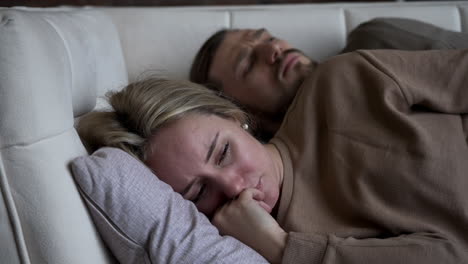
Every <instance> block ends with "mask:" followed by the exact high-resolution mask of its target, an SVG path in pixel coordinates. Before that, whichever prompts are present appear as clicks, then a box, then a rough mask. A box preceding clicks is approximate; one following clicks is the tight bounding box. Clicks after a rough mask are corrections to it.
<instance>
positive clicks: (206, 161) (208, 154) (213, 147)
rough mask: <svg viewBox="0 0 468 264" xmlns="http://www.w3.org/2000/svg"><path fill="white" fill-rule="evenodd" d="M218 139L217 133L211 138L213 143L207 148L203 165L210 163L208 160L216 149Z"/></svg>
mask: <svg viewBox="0 0 468 264" xmlns="http://www.w3.org/2000/svg"><path fill="white" fill-rule="evenodd" d="M218 137H219V131H218V132H217V133H216V135H215V137H214V138H213V141H211V145H210V147H209V148H208V153H207V154H206V159H205V163H208V161H210V158H211V156H212V154H213V151H214V149H215V147H216V142H217V141H218Z"/></svg>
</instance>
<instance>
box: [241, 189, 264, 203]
mask: <svg viewBox="0 0 468 264" xmlns="http://www.w3.org/2000/svg"><path fill="white" fill-rule="evenodd" d="M264 197H265V195H264V194H263V192H261V191H259V190H258V189H255V188H248V189H245V190H244V191H242V192H241V193H240V195H239V198H241V199H250V200H257V201H261V200H263V198H264Z"/></svg>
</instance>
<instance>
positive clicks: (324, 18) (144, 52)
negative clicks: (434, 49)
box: [103, 2, 468, 81]
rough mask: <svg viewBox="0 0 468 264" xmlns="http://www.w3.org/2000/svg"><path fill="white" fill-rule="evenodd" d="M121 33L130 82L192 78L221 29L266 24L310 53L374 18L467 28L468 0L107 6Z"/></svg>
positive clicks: (319, 54) (333, 50) (339, 44)
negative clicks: (155, 75)
mask: <svg viewBox="0 0 468 264" xmlns="http://www.w3.org/2000/svg"><path fill="white" fill-rule="evenodd" d="M103 11H104V12H105V13H107V14H108V15H110V17H111V18H112V20H113V21H114V23H115V25H116V26H117V29H118V31H119V34H120V38H121V44H122V49H123V53H124V57H125V61H126V66H127V70H128V77H129V80H130V81H133V80H135V79H136V78H139V76H141V74H142V73H144V72H146V71H148V70H154V71H156V72H162V73H167V74H168V75H171V76H173V77H177V78H188V73H189V69H190V66H191V62H192V60H193V58H194V56H195V53H196V52H197V50H198V48H199V47H200V46H201V44H202V43H203V42H204V41H205V40H206V39H207V38H208V37H209V36H210V35H211V34H213V33H214V32H216V31H217V30H219V29H222V28H261V27H264V28H267V29H268V30H270V32H271V33H272V34H274V35H276V36H278V37H280V38H283V39H286V40H288V41H289V42H290V43H291V44H293V46H295V47H297V48H299V49H301V50H302V51H304V52H305V53H306V54H307V55H309V56H310V57H312V58H314V59H317V60H319V61H322V60H324V59H326V58H328V57H330V56H332V55H335V54H337V53H338V52H339V51H340V50H341V49H342V48H343V47H344V46H345V43H346V36H347V34H348V33H349V31H351V30H352V29H353V28H355V27H356V26H357V25H359V24H360V23H362V22H365V21H367V20H369V19H372V18H375V17H403V18H413V19H418V20H421V21H425V22H429V23H432V24H435V25H438V26H441V27H443V28H446V29H451V30H454V31H463V32H466V31H468V2H405V3H402V2H393V3H392V2H390V3H359V4H353V3H337V4H299V5H264V6H233V7H222V6H218V7H185V8H184V7H172V8H145V7H133V8H103Z"/></svg>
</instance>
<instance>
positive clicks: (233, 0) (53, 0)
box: [0, 0, 388, 7]
mask: <svg viewBox="0 0 468 264" xmlns="http://www.w3.org/2000/svg"><path fill="white" fill-rule="evenodd" d="M339 1H340V0H0V6H6V7H9V6H31V7H51V6H61V5H72V6H83V5H91V6H190V5H261V4H298V3H318V2H339ZM385 1H388V0H369V1H366V0H346V2H385Z"/></svg>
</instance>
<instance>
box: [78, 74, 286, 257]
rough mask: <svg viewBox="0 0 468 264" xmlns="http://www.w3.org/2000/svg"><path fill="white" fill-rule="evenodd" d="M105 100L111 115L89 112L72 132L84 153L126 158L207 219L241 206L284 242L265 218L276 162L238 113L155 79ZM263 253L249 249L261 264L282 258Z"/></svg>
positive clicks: (196, 90)
mask: <svg viewBox="0 0 468 264" xmlns="http://www.w3.org/2000/svg"><path fill="white" fill-rule="evenodd" d="M108 100H109V103H110V105H111V106H112V108H113V110H114V111H104V112H91V113H89V114H88V115H86V116H84V117H83V118H82V119H81V120H80V122H79V124H78V132H79V134H80V136H81V137H82V138H83V139H84V142H85V144H86V146H87V148H88V149H89V150H91V151H94V150H96V149H98V148H99V147H103V146H111V147H117V148H120V149H123V150H125V151H126V152H128V153H130V154H131V155H133V156H134V157H136V158H138V159H140V160H142V161H143V162H145V163H146V164H147V165H148V166H149V167H150V168H151V169H152V170H153V171H154V172H155V174H156V175H157V176H158V177H159V178H160V179H161V180H163V181H165V182H166V183H168V184H169V185H171V186H172V187H173V189H174V190H175V191H177V192H179V193H181V194H182V195H183V197H184V198H186V199H188V200H191V201H193V202H194V203H195V205H196V206H197V208H198V209H199V210H200V211H201V212H203V213H205V214H206V215H208V216H213V215H214V213H215V211H216V210H217V209H219V208H220V207H222V206H223V205H224V204H226V203H228V204H230V205H233V206H234V205H236V204H237V203H242V205H243V206H244V207H245V208H244V207H242V208H239V209H241V210H245V209H247V210H250V213H251V214H253V215H252V217H254V216H255V217H263V218H265V220H264V221H266V222H265V223H268V224H269V226H267V227H268V228H272V230H273V231H274V232H278V234H281V235H282V237H281V238H282V239H283V240H284V239H285V236H286V233H285V232H284V231H283V230H282V229H281V228H280V227H279V226H278V224H277V223H276V221H275V220H274V219H273V218H272V217H271V216H270V215H269V214H268V213H271V212H272V211H273V210H274V209H275V208H274V207H275V205H276V204H277V200H278V197H279V191H280V186H281V179H282V172H283V170H282V163H281V158H280V156H279V153H278V151H277V150H276V148H274V147H273V145H271V144H266V145H263V144H261V143H260V142H259V141H257V140H256V139H255V138H254V137H252V136H251V135H250V133H249V132H248V131H247V128H248V125H247V116H246V115H245V113H244V112H243V111H241V110H240V109H239V108H238V107H237V106H235V105H234V104H233V103H231V102H230V101H228V100H226V99H223V98H221V97H219V95H218V94H216V92H214V91H212V90H208V89H206V88H205V87H202V86H200V85H197V84H194V83H190V82H186V81H175V80H165V79H158V78H150V79H146V80H143V81H140V82H136V83H133V84H130V85H128V86H127V87H125V88H124V89H123V90H122V91H120V92H114V93H110V94H108ZM234 199H235V201H233V200H234ZM227 208H229V207H228V206H226V209H227ZM225 211H226V214H223V213H222V212H224V211H219V212H218V213H217V214H216V216H215V217H214V223H215V225H216V224H217V223H218V224H219V225H218V227H220V228H222V223H223V222H225V221H226V220H227V219H225V218H224V217H227V215H228V214H229V213H236V210H232V212H228V211H227V210H225ZM260 219H261V218H258V220H260ZM251 228H254V226H251V227H249V229H251ZM259 228H264V227H262V226H259ZM250 234H251V233H250V231H249V232H247V233H246V235H248V236H249V235H250ZM275 235H276V234H275ZM274 238H275V239H276V240H278V239H277V238H276V237H274ZM257 239H261V240H260V241H262V240H263V241H265V242H274V241H275V240H272V238H268V237H263V238H260V237H259V238H257ZM249 240H250V239H249ZM244 242H248V241H244ZM278 242H281V243H284V241H278ZM278 242H277V243H278ZM267 245H268V243H264V242H262V243H261V246H256V247H255V249H257V250H258V251H259V252H260V253H261V254H262V252H263V254H264V256H266V255H269V253H268V252H277V253H278V256H276V257H278V258H279V257H280V255H279V254H280V253H281V251H278V250H276V251H271V249H270V248H267ZM269 260H270V261H271V262H277V261H275V260H274V259H272V258H271V257H270V259H269Z"/></svg>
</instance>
